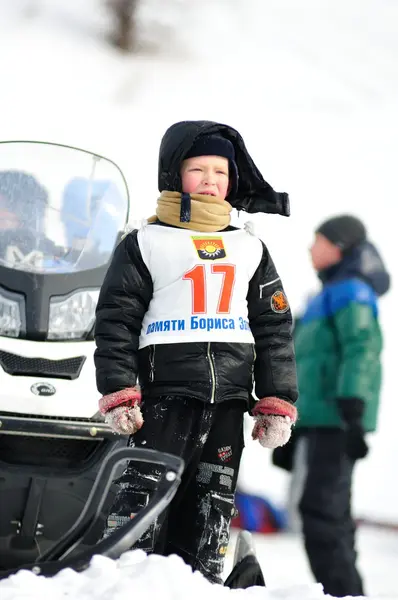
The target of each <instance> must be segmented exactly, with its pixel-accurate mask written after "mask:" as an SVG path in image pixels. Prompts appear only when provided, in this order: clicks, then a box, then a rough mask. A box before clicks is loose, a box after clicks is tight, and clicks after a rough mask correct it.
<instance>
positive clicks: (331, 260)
mask: <svg viewBox="0 0 398 600" xmlns="http://www.w3.org/2000/svg"><path fill="white" fill-rule="evenodd" d="M310 254H311V260H312V265H313V267H314V269H315V270H316V271H322V270H323V269H327V268H328V267H331V266H332V265H335V264H337V263H338V262H340V261H341V259H342V253H341V250H340V248H339V247H338V246H335V244H332V242H330V241H329V240H328V239H327V238H326V237H325V236H324V235H322V234H321V233H317V234H315V239H314V242H313V244H312V246H311V248H310Z"/></svg>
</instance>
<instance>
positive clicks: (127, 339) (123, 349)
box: [94, 231, 153, 395]
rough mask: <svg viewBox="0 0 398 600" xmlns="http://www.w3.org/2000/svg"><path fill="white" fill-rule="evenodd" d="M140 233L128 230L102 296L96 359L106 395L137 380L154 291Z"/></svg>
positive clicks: (98, 376) (99, 302)
mask: <svg viewBox="0 0 398 600" xmlns="http://www.w3.org/2000/svg"><path fill="white" fill-rule="evenodd" d="M137 234H138V231H133V232H132V233H130V234H128V235H127V236H126V237H125V238H124V239H123V240H122V241H121V242H120V244H119V245H118V247H117V248H116V250H115V253H114V255H113V259H112V261H111V264H110V266H109V269H108V272H107V274H106V276H105V279H104V282H103V284H102V287H101V291H100V295H99V299H98V305H97V310H96V324H95V334H94V335H95V342H96V350H95V353H94V362H95V368H96V379H97V388H98V391H99V392H100V393H101V394H103V395H106V394H110V393H112V392H116V391H119V390H122V389H124V388H127V387H131V386H134V385H135V384H136V381H137V374H138V345H139V338H140V333H141V326H142V320H143V318H144V315H145V313H146V311H147V309H148V306H149V302H150V301H151V298H152V294H153V283H152V278H151V275H150V273H149V271H148V268H147V267H146V265H145V263H144V261H143V258H142V255H141V250H140V247H139V244H138V238H137Z"/></svg>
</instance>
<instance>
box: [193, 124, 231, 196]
mask: <svg viewBox="0 0 398 600" xmlns="http://www.w3.org/2000/svg"><path fill="white" fill-rule="evenodd" d="M195 156H223V157H224V158H227V159H228V163H229V180H230V183H231V189H230V191H229V193H228V198H227V199H228V200H229V199H231V198H234V197H235V196H236V193H237V191H238V178H239V175H238V167H237V165H236V162H235V148H234V145H233V144H232V142H230V141H229V140H227V139H226V138H224V137H222V136H221V135H219V134H216V133H215V134H211V135H203V136H200V137H198V138H197V139H196V140H195V142H194V143H193V145H192V146H191V148H190V149H189V150H188V152H187V153H186V154H185V155H184V160H185V159H187V158H193V157H195Z"/></svg>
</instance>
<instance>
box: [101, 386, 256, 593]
mask: <svg viewBox="0 0 398 600" xmlns="http://www.w3.org/2000/svg"><path fill="white" fill-rule="evenodd" d="M141 409H142V413H143V417H144V425H143V427H142V428H141V430H140V431H138V432H137V433H136V434H135V435H134V436H133V437H132V438H131V440H130V445H131V446H135V447H137V448H152V449H155V450H158V451H160V452H169V453H171V454H175V455H178V456H180V457H182V458H183V459H184V461H185V470H184V473H183V476H182V480H181V484H180V486H179V488H178V490H177V493H176V495H175V496H174V498H173V500H172V501H171V503H170V505H169V506H168V508H167V509H166V510H165V511H164V512H163V513H162V515H160V517H159V518H158V519H157V521H156V522H155V523H154V524H153V525H151V527H150V528H149V529H148V530H147V531H146V532H145V533H144V535H143V536H142V537H141V538H140V540H138V542H137V543H136V544H135V545H134V549H138V548H140V549H142V550H144V551H145V552H147V553H152V552H154V553H156V554H161V555H163V556H168V555H170V554H177V555H178V556H180V557H181V558H182V559H183V560H184V561H185V562H186V563H187V564H189V565H190V566H191V567H192V568H193V569H194V570H198V571H200V572H202V574H203V575H204V576H205V577H206V578H207V579H208V580H209V581H211V582H215V583H222V579H221V574H222V571H223V567H224V558H225V554H226V550H227V547H228V542H229V528H230V522H231V518H232V516H233V514H234V512H235V508H234V495H235V489H236V483H237V477H238V470H239V464H240V459H241V454H242V450H243V447H244V441H243V415H244V412H245V410H246V404H245V403H244V402H243V401H242V400H230V401H228V400H227V401H225V402H223V403H220V404H205V403H204V402H201V401H200V400H197V399H194V398H187V397H180V396H177V397H176V396H165V397H161V398H159V399H157V400H145V399H144V401H143V404H142V407H141ZM159 475H160V470H159V466H157V467H156V466H152V465H150V464H149V463H146V464H137V463H133V462H131V463H130V464H129V465H128V467H127V469H126V470H125V472H124V473H123V475H122V476H121V477H120V478H119V480H118V484H119V486H120V488H119V492H118V494H117V497H116V500H115V502H114V505H113V507H112V508H111V511H110V514H109V517H108V522H107V528H106V530H105V533H104V536H108V535H109V534H111V533H112V531H113V530H114V529H115V528H117V527H120V526H121V525H123V524H124V523H126V522H127V521H128V520H130V518H132V517H133V516H134V515H135V514H136V513H137V512H139V510H140V508H142V507H143V506H145V505H146V504H147V502H148V499H149V497H150V496H151V494H153V491H154V489H156V483H157V480H158V478H159Z"/></svg>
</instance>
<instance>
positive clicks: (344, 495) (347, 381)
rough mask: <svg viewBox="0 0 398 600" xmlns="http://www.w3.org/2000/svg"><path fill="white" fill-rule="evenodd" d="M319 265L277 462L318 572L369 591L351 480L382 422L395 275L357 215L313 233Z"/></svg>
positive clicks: (339, 590) (337, 588) (338, 585)
mask: <svg viewBox="0 0 398 600" xmlns="http://www.w3.org/2000/svg"><path fill="white" fill-rule="evenodd" d="M310 253H311V258H312V264H313V267H314V269H315V271H316V272H317V274H318V276H319V279H320V281H321V284H322V289H321V290H320V292H319V293H318V294H316V295H315V296H313V297H312V298H311V299H310V300H309V301H308V303H307V306H306V308H305V310H304V312H303V314H302V315H301V317H300V318H298V319H295V323H294V342H295V350H296V361H297V376H298V386H299V398H298V401H297V409H298V412H299V419H298V421H297V423H296V427H295V430H294V434H293V436H292V437H291V439H290V441H289V442H288V444H287V445H286V446H283V447H280V448H277V449H275V450H274V452H273V463H274V465H276V466H279V467H281V468H283V469H285V470H287V471H292V479H291V489H290V498H291V499H296V502H297V503H298V504H297V509H298V514H299V518H300V522H301V528H302V533H303V536H304V544H305V549H306V552H307V556H308V559H309V563H310V566H311V569H312V572H313V574H314V576H315V578H316V580H317V581H318V582H320V583H322V584H323V587H324V591H325V593H326V594H330V595H331V596H336V597H343V596H362V595H363V593H364V590H363V584H362V579H361V576H360V574H359V573H358V570H357V567H356V556H357V554H356V550H355V524H354V521H353V518H352V515H351V486H352V476H353V469H354V466H355V463H356V461H358V460H360V459H363V458H365V456H366V455H367V454H368V445H367V442H366V433H368V432H373V431H375V430H376V426H377V416H378V410H379V398H380V387H381V380H382V366H381V353H382V345H383V343H382V331H381V328H380V323H379V316H378V315H379V309H378V301H379V297H380V296H382V295H383V294H385V293H386V292H387V291H388V289H389V287H390V277H389V274H388V273H387V271H386V268H385V266H384V264H383V261H382V259H381V257H380V254H379V252H378V251H377V249H376V247H375V246H374V245H373V244H372V243H371V242H370V241H369V240H368V239H367V232H366V229H365V226H364V224H363V223H362V222H361V221H360V220H359V219H358V218H356V217H354V216H351V215H339V216H336V217H333V218H330V219H328V220H326V221H325V222H324V223H322V224H321V225H320V226H319V227H318V228H317V230H316V232H315V239H314V242H313V244H312V246H311V249H310Z"/></svg>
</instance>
